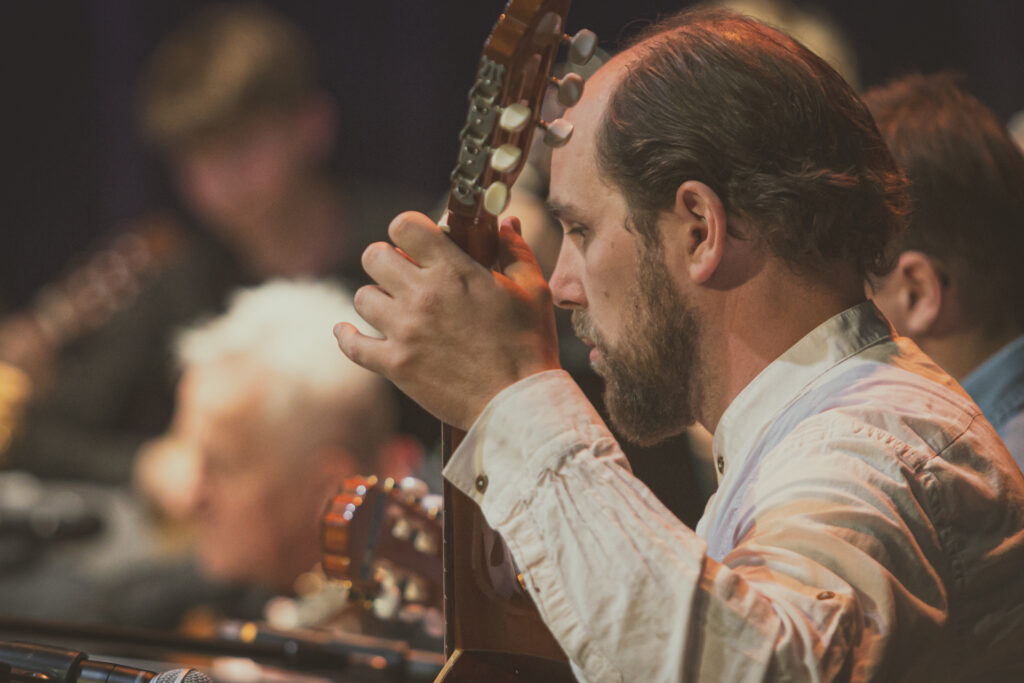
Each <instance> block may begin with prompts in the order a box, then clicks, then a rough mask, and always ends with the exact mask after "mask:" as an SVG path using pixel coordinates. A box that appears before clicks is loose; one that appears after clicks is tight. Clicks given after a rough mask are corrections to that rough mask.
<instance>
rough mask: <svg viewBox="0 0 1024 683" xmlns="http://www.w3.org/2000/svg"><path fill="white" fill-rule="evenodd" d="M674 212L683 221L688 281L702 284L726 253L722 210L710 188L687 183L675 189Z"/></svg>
mask: <svg viewBox="0 0 1024 683" xmlns="http://www.w3.org/2000/svg"><path fill="white" fill-rule="evenodd" d="M674 211H675V214H676V216H677V217H678V218H679V219H680V220H681V221H682V228H683V244H684V245H685V248H686V252H687V257H688V261H687V270H688V272H689V276H690V279H691V280H693V282H695V283H696V284H704V283H705V282H707V281H708V280H709V279H710V278H711V276H712V275H713V274H714V272H715V270H716V269H717V268H718V266H719V264H721V262H722V256H723V254H724V252H725V237H726V227H727V224H726V217H725V207H724V206H723V205H722V200H721V199H719V197H718V194H717V193H716V192H715V191H714V190H712V189H711V188H710V187H708V186H707V185H705V184H704V183H702V182H698V181H696V180H687V181H686V182H685V183H683V184H682V185H680V186H679V189H678V190H676V203H675V208H674Z"/></svg>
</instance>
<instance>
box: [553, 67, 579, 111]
mask: <svg viewBox="0 0 1024 683" xmlns="http://www.w3.org/2000/svg"><path fill="white" fill-rule="evenodd" d="M551 82H552V83H553V84H554V85H555V87H556V88H558V103H559V104H561V105H562V106H563V107H571V106H573V105H575V104H576V103H577V102H579V101H580V97H582V96H583V76H580V75H579V74H573V73H571V74H566V76H565V78H562V79H558V78H554V77H552V78H551Z"/></svg>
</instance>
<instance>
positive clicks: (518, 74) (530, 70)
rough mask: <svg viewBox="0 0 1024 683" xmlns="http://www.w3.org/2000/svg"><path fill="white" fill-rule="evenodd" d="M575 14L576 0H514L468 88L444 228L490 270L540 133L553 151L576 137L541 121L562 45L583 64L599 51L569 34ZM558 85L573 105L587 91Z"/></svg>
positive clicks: (588, 36)
mask: <svg viewBox="0 0 1024 683" xmlns="http://www.w3.org/2000/svg"><path fill="white" fill-rule="evenodd" d="M568 12H569V0H511V1H510V2H509V3H508V5H507V6H506V7H505V11H504V13H502V14H501V16H500V17H498V21H497V23H496V24H495V25H494V28H493V29H492V31H491V34H490V35H489V36H488V38H487V41H486V42H485V44H484V49H483V54H482V56H481V58H480V65H479V67H478V68H477V75H476V80H475V81H474V83H473V86H472V88H470V91H469V110H468V112H467V114H466V123H465V125H464V126H463V128H462V131H461V132H460V133H459V156H458V162H457V163H456V166H455V168H454V170H453V171H452V174H451V181H452V185H451V193H450V195H449V198H448V205H447V213H446V218H445V219H444V220H443V221H442V228H443V229H445V230H446V231H447V232H448V234H449V235H450V236H451V238H452V239H453V240H455V242H456V243H457V244H459V246H461V247H462V248H463V249H464V250H465V251H466V252H467V253H469V254H470V255H471V256H472V257H473V258H475V259H476V260H477V261H479V262H480V263H482V264H483V265H485V266H488V267H489V266H491V265H493V263H494V260H495V256H496V253H497V246H496V245H497V225H496V222H495V217H496V216H497V215H498V214H500V213H501V212H502V211H503V210H504V209H505V206H506V205H507V204H508V198H509V188H510V187H511V186H512V184H513V183H514V182H515V180H516V178H517V177H518V176H519V173H520V171H521V170H522V167H523V163H524V162H525V156H526V151H527V150H528V149H529V148H530V143H531V141H532V140H533V135H534V132H535V131H536V130H537V128H538V127H540V128H543V129H544V131H545V133H544V139H545V141H546V142H548V143H549V144H551V145H554V146H560V145H562V144H565V143H566V142H567V141H568V140H569V137H570V136H571V135H572V126H571V125H570V124H568V123H566V122H565V121H562V120H556V121H552V122H546V121H542V120H541V119H540V108H541V104H542V101H543V99H544V93H545V91H546V90H547V88H548V87H550V86H551V85H552V79H551V67H552V65H553V64H554V61H555V57H556V56H557V54H558V48H559V45H560V44H562V43H563V42H565V43H567V44H569V53H570V54H569V56H570V59H573V60H574V61H577V62H579V63H583V62H586V61H587V60H589V59H590V57H591V56H592V55H593V53H594V49H595V48H596V46H597V38H596V37H595V36H594V34H593V33H592V32H590V31H586V30H584V31H580V32H579V33H577V34H576V35H575V36H574V37H572V38H569V37H568V36H566V35H565V34H564V33H563V27H564V25H565V21H566V15H567V14H568ZM554 84H555V85H556V86H557V87H558V89H559V99H560V100H561V101H562V103H563V104H566V105H571V104H574V103H575V101H576V100H578V99H579V96H580V94H581V93H582V91H583V81H582V79H581V78H580V77H579V76H576V75H574V74H572V75H570V76H567V77H566V78H564V79H562V80H561V81H557V82H555V83H554Z"/></svg>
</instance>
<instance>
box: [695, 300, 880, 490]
mask: <svg viewBox="0 0 1024 683" xmlns="http://www.w3.org/2000/svg"><path fill="white" fill-rule="evenodd" d="M892 337H893V331H892V327H891V326H890V325H889V321H887V320H886V319H885V317H884V316H882V314H881V313H880V312H879V311H878V309H877V308H875V305H874V304H873V303H872V302H870V301H865V302H863V303H860V304H857V305H856V306H853V307H852V308H848V309H846V310H845V311H843V312H842V313H839V314H837V315H834V316H832V317H831V318H829V319H828V320H826V321H825V322H823V323H822V324H820V325H818V327H816V328H814V329H813V330H812V331H811V332H809V333H808V334H807V335H806V336H804V337H803V338H802V339H801V340H800V341H798V342H797V343H796V344H794V345H793V346H792V347H790V348H789V349H788V350H787V351H786V352H785V353H783V354H782V355H781V356H779V357H778V358H777V359H775V360H774V361H772V363H770V364H769V365H768V366H767V367H766V368H765V369H764V370H762V371H761V372H760V373H759V374H758V375H757V376H756V377H755V378H754V379H753V380H752V381H751V382H750V383H749V384H748V385H747V386H746V387H744V388H743V390H742V391H741V392H740V393H739V394H738V395H737V396H736V398H735V399H733V401H732V403H730V404H729V407H728V408H726V410H725V412H724V413H723V414H722V419H721V420H720V421H719V423H718V428H717V429H716V430H715V436H714V441H713V442H712V450H713V453H714V457H715V465H716V467H715V470H716V472H717V474H718V480H719V483H721V480H722V474H723V472H725V471H726V469H728V468H732V467H736V466H738V465H739V464H740V461H741V460H742V459H743V458H745V457H746V455H747V453H749V452H750V449H751V448H752V447H753V446H754V444H755V443H756V442H757V440H758V438H760V436H761V434H763V433H764V430H765V429H767V428H768V426H769V425H771V424H772V422H773V421H774V420H775V417H776V416H777V415H778V414H779V413H781V412H782V411H783V409H784V408H785V407H786V406H787V405H789V404H790V403H791V402H792V401H793V400H794V399H796V398H797V397H798V396H799V395H800V394H801V393H802V391H803V389H804V388H805V387H807V386H808V385H809V384H811V383H812V382H814V380H816V379H817V378H818V377H820V376H821V375H822V374H823V373H825V372H826V371H827V370H829V369H830V368H832V367H834V366H835V365H836V364H838V363H840V362H841V361H843V360H845V359H846V358H849V357H850V356H853V355H856V354H857V353H860V352H861V351H863V350H864V349H866V348H868V347H869V346H872V345H874V344H877V343H878V342H880V341H887V340H890V339H892Z"/></svg>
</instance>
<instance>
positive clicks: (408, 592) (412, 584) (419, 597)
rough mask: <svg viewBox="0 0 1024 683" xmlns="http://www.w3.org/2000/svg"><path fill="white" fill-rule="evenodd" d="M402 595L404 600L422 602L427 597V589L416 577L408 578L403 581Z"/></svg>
mask: <svg viewBox="0 0 1024 683" xmlns="http://www.w3.org/2000/svg"><path fill="white" fill-rule="evenodd" d="M402 597H403V598H404V599H405V601H406V602H413V603H419V602H424V601H425V600H426V599H427V591H426V589H425V588H424V587H423V584H422V583H420V582H419V581H417V580H416V579H413V578H410V579H409V580H407V581H406V582H405V588H404V590H403V591H402Z"/></svg>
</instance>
